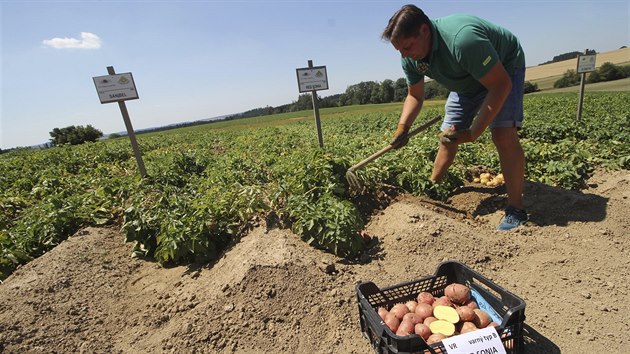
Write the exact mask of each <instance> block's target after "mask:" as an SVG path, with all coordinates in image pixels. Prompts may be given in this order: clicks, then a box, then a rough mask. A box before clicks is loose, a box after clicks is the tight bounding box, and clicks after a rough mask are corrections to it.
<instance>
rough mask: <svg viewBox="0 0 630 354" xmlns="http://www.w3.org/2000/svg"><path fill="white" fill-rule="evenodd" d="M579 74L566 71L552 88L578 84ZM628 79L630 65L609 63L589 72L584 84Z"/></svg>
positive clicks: (574, 71)
mask: <svg viewBox="0 0 630 354" xmlns="http://www.w3.org/2000/svg"><path fill="white" fill-rule="evenodd" d="M581 76H582V75H581V74H578V72H577V71H576V70H573V69H570V70H567V71H566V72H565V73H564V74H563V75H562V77H561V78H560V79H558V80H557V81H556V82H554V84H553V87H555V88H561V87H569V86H575V85H579V84H580V80H581ZM626 77H630V65H623V66H620V65H615V64H613V63H610V62H606V63H604V64H602V65H601V66H600V67H599V68H597V70H595V71H591V72H590V73H589V74H588V75H587V77H586V82H587V83H589V84H592V83H595V82H603V81H613V80H619V79H624V78H626Z"/></svg>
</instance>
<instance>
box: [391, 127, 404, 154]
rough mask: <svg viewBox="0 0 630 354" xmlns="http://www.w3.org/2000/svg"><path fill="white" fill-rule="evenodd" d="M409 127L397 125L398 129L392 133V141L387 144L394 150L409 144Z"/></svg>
mask: <svg viewBox="0 0 630 354" xmlns="http://www.w3.org/2000/svg"><path fill="white" fill-rule="evenodd" d="M407 133H409V127H408V126H406V125H404V124H398V128H397V129H396V131H395V132H394V135H393V138H392V141H391V142H390V143H389V144H390V145H392V146H393V147H394V148H395V149H398V148H401V147H403V146H405V145H407V143H408V142H409V136H408V135H407Z"/></svg>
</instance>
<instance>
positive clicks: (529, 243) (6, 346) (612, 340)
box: [0, 171, 630, 353]
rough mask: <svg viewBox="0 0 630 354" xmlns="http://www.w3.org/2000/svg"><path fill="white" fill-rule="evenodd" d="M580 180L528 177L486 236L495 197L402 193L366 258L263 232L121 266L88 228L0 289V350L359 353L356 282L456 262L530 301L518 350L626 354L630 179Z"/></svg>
mask: <svg viewBox="0 0 630 354" xmlns="http://www.w3.org/2000/svg"><path fill="white" fill-rule="evenodd" d="M589 186H590V188H589V189H588V190H585V191H582V192H576V191H566V190H562V189H558V188H552V187H548V186H545V185H541V184H536V183H528V184H527V186H526V193H527V194H526V207H527V209H528V210H529V212H530V213H531V222H530V223H529V225H527V226H524V227H522V228H519V229H518V230H516V231H513V232H507V233H505V232H497V231H495V226H496V224H497V223H498V221H499V219H500V217H501V216H502V215H501V214H502V212H501V210H502V208H503V207H504V203H505V199H504V194H503V193H504V191H503V190H502V189H501V188H496V189H492V188H480V187H477V186H468V187H466V188H464V189H462V190H461V191H459V192H458V193H457V194H456V195H454V196H453V197H452V198H450V200H449V201H448V202H447V203H437V202H434V201H430V200H426V199H422V198H415V197H411V196H399V197H397V198H396V199H395V200H394V201H393V202H392V203H391V204H390V205H389V206H387V207H386V208H385V209H383V210H380V211H378V212H376V213H375V215H374V216H373V217H372V218H371V220H370V223H369V224H368V225H367V227H366V230H365V232H366V233H367V234H368V235H369V236H370V237H371V238H372V246H373V247H372V248H371V249H370V252H369V255H368V256H367V257H365V258H364V261H365V262H364V263H362V264H350V263H347V262H344V261H343V260H341V259H338V258H336V257H335V256H333V255H330V254H326V253H322V252H321V251H318V250H316V249H313V248H311V247H309V246H308V245H306V244H305V243H303V242H302V241H300V240H299V238H298V237H297V236H295V235H294V234H292V233H291V232H290V231H288V230H286V229H278V228H271V229H267V228H266V227H265V226H264V225H262V226H259V227H256V228H254V229H253V230H252V231H251V232H250V233H248V234H247V235H246V236H244V237H242V239H240V240H239V242H237V243H236V244H235V245H234V246H233V247H231V248H230V249H229V250H228V251H227V252H226V253H225V254H224V255H223V256H222V257H221V258H220V259H219V260H218V261H217V262H215V263H214V264H209V265H193V266H188V267H183V266H182V267H173V268H163V267H160V266H159V265H157V264H155V263H153V262H151V261H147V260H140V259H134V258H131V257H130V254H131V248H132V245H131V244H125V243H124V242H123V236H122V235H121V233H120V232H119V231H118V229H117V228H100V229H96V228H88V229H85V230H83V231H81V232H79V233H78V234H76V235H74V236H72V237H70V238H69V239H68V240H67V241H65V242H63V243H62V244H60V245H59V246H57V247H56V248H55V249H53V250H52V251H50V252H49V253H47V254H45V255H44V256H42V257H40V258H38V259H36V260H34V261H32V262H31V263H29V264H27V265H25V266H23V267H21V268H20V269H18V270H17V271H16V272H15V273H14V274H13V275H12V276H10V277H9V278H8V279H7V280H6V281H5V282H4V283H3V284H1V285H0V351H3V352H7V353H13V352H20V353H68V352H84V353H163V352H166V353H369V352H372V349H371V346H370V344H369V342H368V340H367V339H365V338H364V337H363V336H362V335H361V331H360V326H359V321H358V308H357V303H356V298H355V286H356V284H358V283H359V282H361V281H368V280H370V281H373V282H375V283H376V284H377V285H379V286H382V287H384V286H389V285H395V284H399V283H402V282H406V281H409V280H414V279H418V278H420V277H423V276H427V275H432V274H434V272H435V270H436V267H437V265H438V264H439V263H440V262H442V261H444V260H457V261H460V262H462V263H464V264H467V265H468V266H470V267H471V268H473V269H475V270H477V271H479V272H480V273H482V274H484V275H485V276H487V277H489V278H490V279H492V280H493V281H495V282H496V283H498V284H499V285H501V286H503V287H504V288H506V289H508V290H509V291H511V292H513V293H515V294H517V295H519V296H520V297H522V298H523V299H524V300H525V301H526V303H527V308H526V311H525V312H526V316H527V319H526V321H525V324H526V331H525V335H526V338H525V340H526V346H525V353H560V352H562V353H582V352H584V351H588V352H592V353H603V352H606V353H626V352H627V351H628V348H630V342H629V340H628V333H627V329H628V327H629V325H630V320H628V318H629V317H628V313H630V305H629V303H630V296H629V295H628V290H627V288H626V286H627V284H628V283H629V281H628V274H630V269H629V268H630V257H629V255H628V253H629V252H628V251H629V247H628V246H629V241H628V238H627V235H628V229H629V228H628V226H629V221H628V220H629V218H628V210H629V209H630V208H629V207H630V200H629V199H628V198H629V197H630V174H628V173H627V171H626V172H613V173H608V172H598V173H597V174H596V175H595V177H594V178H592V179H591V180H590V181H589Z"/></svg>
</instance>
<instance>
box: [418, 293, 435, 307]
mask: <svg viewBox="0 0 630 354" xmlns="http://www.w3.org/2000/svg"><path fill="white" fill-rule="evenodd" d="M433 301H435V297H433V294H431V293H430V292H427V291H423V292H421V293H420V294H418V302H419V303H425V304H429V305H433Z"/></svg>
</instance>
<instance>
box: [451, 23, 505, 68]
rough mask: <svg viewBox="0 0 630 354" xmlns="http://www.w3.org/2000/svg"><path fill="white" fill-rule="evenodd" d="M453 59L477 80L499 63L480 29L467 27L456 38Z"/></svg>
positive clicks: (497, 57) (495, 52) (492, 47)
mask: <svg viewBox="0 0 630 354" xmlns="http://www.w3.org/2000/svg"><path fill="white" fill-rule="evenodd" d="M455 48H456V51H455V57H456V59H457V61H458V62H459V63H460V65H461V66H462V67H463V68H464V69H465V70H466V71H467V72H468V73H470V75H472V76H473V77H474V78H475V79H477V80H479V79H481V78H482V77H483V76H484V75H486V74H487V73H488V72H489V71H490V69H492V67H493V66H494V65H495V64H496V63H497V62H498V61H499V54H498V53H497V51H496V50H495V49H494V46H493V45H492V43H491V42H490V40H489V39H488V37H487V36H486V35H485V34H484V33H483V31H482V30H481V29H477V28H474V27H472V26H468V27H465V28H463V29H462V30H461V31H460V32H459V33H458V34H457V37H456V45H455Z"/></svg>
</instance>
